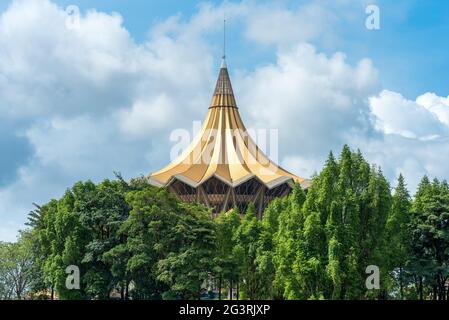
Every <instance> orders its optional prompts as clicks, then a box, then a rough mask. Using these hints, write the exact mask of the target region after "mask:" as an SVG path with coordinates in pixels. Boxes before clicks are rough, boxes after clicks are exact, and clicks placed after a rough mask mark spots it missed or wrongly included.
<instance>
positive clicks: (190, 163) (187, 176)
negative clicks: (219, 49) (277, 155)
mask: <svg viewBox="0 0 449 320" xmlns="http://www.w3.org/2000/svg"><path fill="white" fill-rule="evenodd" d="M148 179H149V181H150V183H151V184H153V185H156V186H161V187H167V188H168V189H169V190H170V192H172V193H174V194H176V195H177V196H178V197H179V198H180V199H181V200H183V201H187V202H200V203H203V204H205V205H206V206H208V207H209V208H212V209H213V211H214V213H219V212H226V211H228V210H230V209H232V208H233V207H238V208H239V211H240V212H244V211H245V210H246V208H247V206H248V204H249V203H250V202H252V203H254V205H255V207H256V209H257V212H258V216H259V217H261V215H262V212H263V210H264V208H265V207H266V206H267V204H268V203H269V202H270V201H271V200H273V199H274V198H276V197H282V196H285V195H287V194H289V192H290V191H291V190H292V187H293V185H294V184H295V183H300V184H301V185H302V186H303V188H307V184H308V182H309V181H308V180H305V179H303V178H300V177H298V176H296V175H294V174H292V173H290V172H288V171H286V170H284V169H282V168H281V167H279V166H278V165H277V164H275V163H274V162H272V161H271V160H270V159H268V157H267V156H266V155H265V154H264V153H263V152H262V151H261V150H260V149H259V148H258V146H257V145H256V143H255V142H254V140H253V139H252V138H251V137H250V136H249V134H248V132H247V130H246V128H245V126H244V124H243V121H242V119H241V117H240V114H239V110H238V108H237V103H236V99H235V96H234V92H233V90H232V85H231V80H230V78H229V73H228V69H227V66H226V59H225V57H223V60H222V64H221V68H220V74H219V76H218V80H217V84H216V88H215V92H214V94H213V97H212V101H211V104H210V107H209V111H208V114H207V116H206V120H205V121H204V123H203V126H202V129H201V131H200V133H199V134H198V135H197V136H196V138H195V139H194V140H193V142H192V143H191V144H190V146H189V148H188V149H186V150H185V151H184V152H183V154H181V155H180V157H179V158H178V159H176V160H175V161H173V162H172V163H170V164H169V165H168V166H166V167H165V168H163V169H162V170H160V171H157V172H155V173H153V174H151V175H150V176H149V177H148Z"/></svg>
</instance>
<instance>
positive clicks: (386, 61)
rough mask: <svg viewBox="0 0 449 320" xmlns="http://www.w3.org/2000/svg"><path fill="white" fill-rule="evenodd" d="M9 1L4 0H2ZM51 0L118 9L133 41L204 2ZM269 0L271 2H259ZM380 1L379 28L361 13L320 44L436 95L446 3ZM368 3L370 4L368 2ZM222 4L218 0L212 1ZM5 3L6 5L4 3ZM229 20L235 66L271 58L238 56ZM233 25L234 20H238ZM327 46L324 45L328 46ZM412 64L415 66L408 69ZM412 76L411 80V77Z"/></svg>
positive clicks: (413, 91) (448, 66) (448, 26)
mask: <svg viewBox="0 0 449 320" xmlns="http://www.w3.org/2000/svg"><path fill="white" fill-rule="evenodd" d="M6 2H8V1H6ZM54 2H55V3H57V4H59V5H61V6H62V7H66V6H68V5H71V4H76V5H77V6H79V7H80V9H81V10H89V9H92V8H95V9H97V10H99V11H105V12H118V13H120V14H121V15H122V16H123V18H124V25H125V27H126V28H127V29H128V30H129V31H130V32H131V35H132V36H133V38H134V39H136V41H144V40H145V39H146V37H147V35H148V31H149V29H150V28H151V27H152V26H153V25H154V24H155V23H158V22H160V21H162V20H164V19H166V18H168V17H170V16H173V15H175V14H181V15H182V17H183V18H184V19H188V18H189V17H190V16H191V15H192V14H194V13H195V12H196V11H197V8H198V6H199V5H200V4H201V3H205V2H207V1H193V0H186V1H179V0H167V1H148V0H131V1H128V2H124V1H120V0H109V1H98V0H93V1H92V0H84V1H75V0H57V1H54ZM259 2H261V3H263V2H268V3H269V2H270V1H259ZM279 2H280V3H282V5H285V6H286V7H288V8H296V7H298V6H300V5H302V4H304V3H308V2H310V1H283V0H281V1H279ZM350 2H352V3H354V5H353V6H354V7H360V11H361V12H362V13H363V5H361V4H360V3H362V2H363V1H357V0H356V1H350ZM371 2H372V3H376V2H377V3H378V5H379V7H380V9H381V23H382V28H381V30H379V31H376V32H370V31H368V30H366V29H364V28H362V27H360V26H363V24H364V20H365V18H366V16H365V15H363V14H360V16H359V17H356V18H353V19H348V20H347V21H345V19H344V17H342V18H341V20H340V21H339V26H338V29H339V32H341V33H340V37H341V42H340V43H338V44H337V45H335V46H332V47H331V48H326V47H324V48H322V49H323V50H325V51H326V52H333V51H335V50H341V51H343V52H347V53H350V54H348V57H349V59H350V60H353V61H356V60H358V59H360V58H363V57H370V58H372V59H373V61H375V63H376V67H377V68H378V69H379V70H381V71H382V74H383V77H382V82H383V83H384V84H385V86H388V87H390V88H392V89H395V90H399V91H401V92H404V93H405V94H406V95H407V96H410V98H413V97H414V96H417V95H419V94H420V93H422V92H425V91H429V90H431V91H435V92H436V93H438V94H446V93H447V92H448V85H449V84H448V82H447V81H445V78H446V74H447V72H448V70H449V61H448V59H447V52H448V50H449V42H448V41H447V37H448V34H449V2H447V1H439V0H430V1H419V0H402V1H401V0H399V1H388V0H386V1H385V0H384V1H371ZM371 2H370V3H371ZM210 3H214V4H220V3H222V2H221V1H210ZM3 7H5V5H4V4H3ZM228 20H229V22H228V23H229V24H230V34H229V40H230V41H234V42H233V43H232V42H231V43H230V44H229V51H230V52H229V55H230V56H231V57H232V53H233V52H235V55H234V56H233V60H234V61H233V62H234V65H235V67H237V68H240V67H241V68H250V67H253V66H255V65H258V64H261V63H265V62H266V61H269V60H270V59H274V56H273V54H270V53H272V52H271V51H270V50H263V49H259V50H257V52H245V54H244V55H243V56H242V52H241V51H242V50H241V47H242V46H245V44H244V43H241V41H240V40H241V37H242V35H241V33H240V32H239V29H238V28H236V27H234V28H233V22H232V17H228ZM236 25H238V24H237V23H236ZM220 36H221V35H219V34H218V35H217V34H216V35H215V39H213V38H212V39H211V41H213V40H216V42H217V43H216V44H217V45H218V46H219V45H221V39H220V38H219V37H220ZM326 49H328V50H326ZM237 57H238V59H237ZM411 66H413V68H411ZM410 80H414V81H410Z"/></svg>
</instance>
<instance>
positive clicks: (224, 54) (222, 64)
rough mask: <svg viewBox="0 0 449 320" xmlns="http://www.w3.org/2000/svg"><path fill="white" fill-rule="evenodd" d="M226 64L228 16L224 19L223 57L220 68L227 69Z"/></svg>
mask: <svg viewBox="0 0 449 320" xmlns="http://www.w3.org/2000/svg"><path fill="white" fill-rule="evenodd" d="M227 68H228V66H227V64H226V18H224V19H223V57H222V59H221V67H220V69H227Z"/></svg>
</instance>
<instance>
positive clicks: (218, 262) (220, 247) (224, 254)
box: [214, 209, 240, 300]
mask: <svg viewBox="0 0 449 320" xmlns="http://www.w3.org/2000/svg"><path fill="white" fill-rule="evenodd" d="M239 225H240V216H239V214H238V211H237V209H233V210H230V211H228V212H223V213H221V214H219V215H218V216H217V217H216V218H215V230H216V231H215V232H216V237H215V239H216V244H215V247H216V255H215V257H214V266H215V267H214V276H215V277H216V278H217V279H218V295H219V297H218V298H219V300H221V294H222V288H223V282H224V280H227V281H228V283H229V285H230V286H232V283H237V282H238V278H239V273H238V268H239V265H238V260H237V259H236V257H235V255H234V254H233V251H234V247H235V246H236V241H235V239H234V234H235V233H236V231H237V229H238V227H239Z"/></svg>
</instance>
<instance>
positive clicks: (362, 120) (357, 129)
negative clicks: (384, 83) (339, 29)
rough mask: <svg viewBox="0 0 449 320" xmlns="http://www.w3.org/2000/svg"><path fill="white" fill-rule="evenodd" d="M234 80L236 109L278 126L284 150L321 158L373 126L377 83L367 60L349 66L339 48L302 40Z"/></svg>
mask: <svg viewBox="0 0 449 320" xmlns="http://www.w3.org/2000/svg"><path fill="white" fill-rule="evenodd" d="M237 80H238V81H236V88H237V91H238V93H240V95H239V97H238V98H239V105H240V106H241V112H242V113H243V114H244V115H246V116H247V118H249V120H250V122H252V123H254V125H255V126H257V127H268V128H276V129H279V130H280V133H279V135H280V144H281V145H280V148H281V150H284V151H283V154H284V155H288V156H298V155H302V156H307V157H309V158H310V157H312V156H313V157H316V158H317V159H320V160H322V159H324V158H325V157H326V156H327V153H328V152H329V150H331V149H333V148H336V147H337V148H340V146H342V145H343V144H344V143H346V142H347V141H348V137H349V136H351V135H353V134H359V135H366V134H368V135H369V134H371V131H373V130H374V129H373V126H372V120H371V113H370V109H369V105H368V96H369V95H371V94H375V93H376V92H377V90H378V88H379V84H378V77H377V71H376V69H375V68H374V67H373V66H372V63H371V61H369V60H361V61H360V62H359V63H358V64H357V65H355V66H352V65H350V64H349V63H348V62H347V61H346V57H345V55H344V54H342V53H336V54H334V55H333V56H330V57H328V56H326V55H324V54H322V53H318V52H317V51H316V49H315V48H314V47H313V46H312V45H310V44H301V45H298V46H297V47H296V48H294V49H292V50H288V51H281V52H279V53H278V59H277V62H276V63H275V64H270V65H267V66H263V67H260V68H258V69H256V70H255V71H254V72H252V73H249V74H244V75H242V77H241V78H240V79H237ZM287 149H288V150H287ZM314 169H315V168H313V170H314ZM311 173H313V171H312V172H310V174H311Z"/></svg>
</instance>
